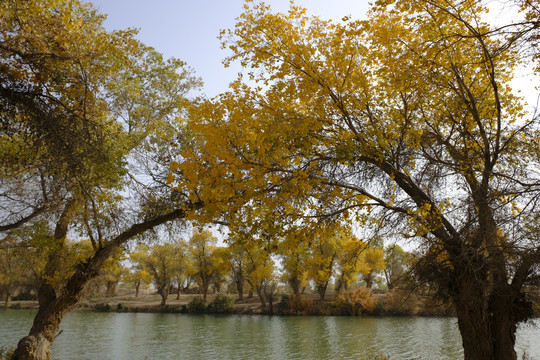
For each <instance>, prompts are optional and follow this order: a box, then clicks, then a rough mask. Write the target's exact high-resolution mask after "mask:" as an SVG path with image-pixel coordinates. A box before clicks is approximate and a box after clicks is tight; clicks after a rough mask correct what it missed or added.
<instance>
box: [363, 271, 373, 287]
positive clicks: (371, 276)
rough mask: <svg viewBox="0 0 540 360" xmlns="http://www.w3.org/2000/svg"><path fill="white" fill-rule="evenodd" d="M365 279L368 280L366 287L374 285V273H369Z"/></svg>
mask: <svg viewBox="0 0 540 360" xmlns="http://www.w3.org/2000/svg"><path fill="white" fill-rule="evenodd" d="M364 280H365V281H366V289H371V287H372V286H373V274H372V273H369V274H367V275H366V276H365V277H364Z"/></svg>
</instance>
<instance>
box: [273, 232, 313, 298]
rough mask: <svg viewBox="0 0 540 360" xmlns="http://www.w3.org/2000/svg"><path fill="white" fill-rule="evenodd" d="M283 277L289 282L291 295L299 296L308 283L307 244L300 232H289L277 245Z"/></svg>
mask: <svg viewBox="0 0 540 360" xmlns="http://www.w3.org/2000/svg"><path fill="white" fill-rule="evenodd" d="M278 254H279V255H280V257H281V264H282V268H283V276H282V277H283V279H284V280H285V282H286V283H288V284H289V286H290V287H291V290H292V292H293V295H294V296H296V298H297V299H300V298H301V295H302V293H303V291H302V290H303V289H305V287H306V286H307V284H308V265H307V264H308V262H309V255H310V253H309V244H308V239H306V238H305V237H304V236H302V234H301V233H291V234H288V236H287V237H286V238H285V240H284V241H283V244H281V245H280V246H279V249H278Z"/></svg>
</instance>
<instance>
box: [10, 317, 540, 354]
mask: <svg viewBox="0 0 540 360" xmlns="http://www.w3.org/2000/svg"><path fill="white" fill-rule="evenodd" d="M33 316H34V312H32V311H27V310H1V311H0V346H6V345H10V346H13V345H15V343H16V342H17V341H18V340H19V339H20V338H21V337H23V336H24V335H25V334H26V332H27V331H28V329H30V326H31V324H32V319H33ZM62 329H63V332H62V334H61V335H60V336H59V337H58V338H57V339H56V341H55V343H54V346H53V355H54V358H55V359H60V360H71V359H89V360H90V359H92V360H93V359H115V360H121V359H179V358H184V359H369V357H370V355H373V354H377V353H381V354H385V355H388V356H389V357H390V358H391V359H460V358H463V350H462V348H461V339H460V336H459V332H458V330H457V325H456V319H455V318H407V317H403V318H373V317H360V318H354V317H268V316H257V315H254V316H210V315H202V316H191V315H179V314H144V313H121V314H117V313H86V312H75V313H70V314H68V315H67V316H66V317H65V319H64V321H63V322H62ZM539 337H540V329H539V328H537V327H535V326H534V325H524V326H521V327H520V329H519V331H518V335H517V338H518V344H517V346H516V348H517V350H518V354H519V355H521V354H522V353H523V351H524V350H526V351H527V353H528V355H529V356H530V357H531V358H533V359H540V344H539V342H538V340H537V339H538V338H539Z"/></svg>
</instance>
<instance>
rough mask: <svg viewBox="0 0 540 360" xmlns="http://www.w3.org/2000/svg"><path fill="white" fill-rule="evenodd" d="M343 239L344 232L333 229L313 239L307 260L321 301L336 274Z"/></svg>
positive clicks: (309, 271) (309, 273) (310, 274)
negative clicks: (336, 231) (340, 232)
mask: <svg viewBox="0 0 540 360" xmlns="http://www.w3.org/2000/svg"><path fill="white" fill-rule="evenodd" d="M342 241H343V237H342V234H339V233H333V231H332V230H329V231H327V232H326V233H325V234H321V235H317V236H316V237H315V238H314V239H312V240H311V247H310V249H311V252H310V257H309V258H308V260H307V266H308V277H309V278H310V279H311V280H312V281H313V282H314V283H315V287H316V289H317V293H318V294H319V297H320V300H321V302H322V301H324V296H325V294H326V289H327V288H328V284H329V283H330V279H331V278H332V276H334V273H335V269H336V263H337V257H338V252H339V251H340V248H341V246H342Z"/></svg>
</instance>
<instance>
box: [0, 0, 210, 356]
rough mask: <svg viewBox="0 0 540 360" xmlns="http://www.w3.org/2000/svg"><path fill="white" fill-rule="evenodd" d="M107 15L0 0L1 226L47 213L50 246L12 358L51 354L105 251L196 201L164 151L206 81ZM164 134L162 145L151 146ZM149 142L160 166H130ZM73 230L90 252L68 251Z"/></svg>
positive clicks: (70, 0)
mask: <svg viewBox="0 0 540 360" xmlns="http://www.w3.org/2000/svg"><path fill="white" fill-rule="evenodd" d="M103 20H104V15H101V14H98V13H97V11H96V10H95V9H94V8H93V7H92V5H90V4H81V3H80V2H78V1H76V0H62V1H52V0H51V1H48V0H47V1H38V2H36V1H24V2H20V1H11V0H10V1H3V2H2V3H1V4H0V56H1V59H2V66H1V67H0V135H1V136H0V159H1V161H0V164H1V165H0V166H1V171H0V173H1V182H0V186H1V188H2V191H0V196H1V197H2V201H0V203H1V209H0V210H1V211H0V217H1V224H0V230H1V231H3V232H4V233H5V234H6V235H5V236H6V237H9V236H10V235H9V234H10V232H12V231H13V230H18V229H20V228H23V227H26V226H28V227H32V226H33V225H34V224H35V223H36V221H45V222H46V223H47V228H48V236H47V241H46V242H45V243H43V244H41V246H42V249H50V250H51V251H47V252H46V254H47V260H46V264H45V265H44V270H43V273H42V280H41V284H40V287H39V290H38V300H39V303H40V306H39V309H38V313H37V315H36V318H35V320H34V323H33V326H32V328H31V329H30V332H29V335H28V336H26V337H25V338H23V339H21V341H20V342H19V344H18V347H17V349H16V351H15V352H14V355H13V359H48V358H50V357H51V354H50V347H51V345H52V342H53V341H54V338H55V335H56V332H57V331H58V329H59V325H60V321H61V319H62V317H63V315H64V314H65V313H66V312H67V311H68V310H69V309H70V308H71V307H72V306H73V305H74V304H76V303H77V301H78V300H79V298H80V296H81V294H82V291H83V289H84V287H85V285H86V284H87V283H88V282H89V281H90V280H91V279H93V278H95V277H97V276H98V275H99V273H100V270H101V269H102V267H103V265H104V263H105V262H106V261H107V259H109V258H110V257H111V256H113V255H114V254H115V253H116V251H118V249H119V248H120V247H121V246H122V245H123V244H124V243H125V242H126V241H128V240H129V239H131V238H133V237H135V236H137V235H139V234H141V233H143V232H144V231H146V230H148V229H151V228H154V227H156V226H159V225H161V224H163V223H165V222H168V221H172V220H176V219H181V218H184V217H185V214H186V211H188V210H189V209H190V208H192V207H193V205H194V204H192V203H191V202H190V201H189V200H188V199H186V198H185V197H183V196H182V194H180V193H179V192H175V193H173V194H171V192H170V189H169V188H168V187H167V185H166V180H165V176H163V177H161V178H159V175H158V173H161V174H165V173H166V171H167V169H168V163H167V164H166V165H165V166H166V167H165V168H164V166H163V164H162V163H159V162H158V161H157V160H162V159H163V157H166V155H167V154H168V149H170V148H173V147H174V148H176V149H177V150H178V146H179V142H178V141H177V138H176V135H171V134H178V129H176V130H173V129H174V128H175V127H176V125H178V122H174V121H172V119H173V118H176V117H177V116H178V115H179V114H180V113H181V112H182V109H183V106H184V105H183V101H184V98H183V95H184V94H185V92H186V91H187V90H188V89H190V88H192V87H193V86H197V84H198V81H197V80H196V79H194V78H193V77H192V75H191V72H190V70H189V69H187V68H185V67H184V64H183V63H182V62H180V61H178V60H174V59H173V60H171V61H164V60H163V59H162V57H161V56H160V55H159V54H158V53H157V52H155V50H153V49H151V48H148V47H146V46H144V45H143V44H141V43H140V42H139V41H137V40H135V38H134V35H135V32H134V31H131V30H130V31H114V32H107V31H105V30H104V29H103V27H102V23H103ZM150 85H151V86H150ZM143 89H144V91H143ZM120 115H126V117H122V116H120ZM127 115H129V116H127ZM158 138H159V139H160V141H155V139H158ZM166 142H167V146H168V147H165V146H164V144H165V143H166ZM157 144H159V146H161V145H163V151H161V152H160V153H159V156H158V155H155V156H150V155H149V153H150V152H152V151H154V150H155V147H156V146H157ZM166 149H167V151H165V150H166ZM140 154H144V155H147V156H145V158H146V159H148V161H147V163H150V161H153V162H152V165H154V166H152V169H154V168H158V170H159V172H158V173H151V172H149V171H147V170H148V169H147V168H141V172H142V171H144V172H145V173H146V176H140V174H136V173H134V172H133V173H130V174H128V171H127V170H128V164H135V163H136V162H130V161H128V158H138V159H139V158H142V157H143V156H139V155H140ZM135 155H137V156H135ZM152 175H155V177H153V176H152ZM155 179H158V181H154V180H155ZM135 184H137V186H135ZM128 187H129V188H130V191H127V190H128ZM128 194H135V195H134V196H132V197H131V196H127V195H128ZM150 200H152V201H150ZM163 204H166V206H164V205H163ZM200 205H201V204H200V203H199V204H198V205H195V207H200ZM150 209H151V210H152V211H149V210H150ZM70 230H74V231H77V232H79V233H80V234H81V236H83V237H85V238H88V239H89V241H90V243H91V252H90V253H89V254H87V255H86V256H84V257H79V256H77V254H76V253H74V252H70V249H69V246H70V245H69V242H68V241H67V234H68V232H69V231H70ZM4 239H5V238H4ZM2 241H3V240H2Z"/></svg>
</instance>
